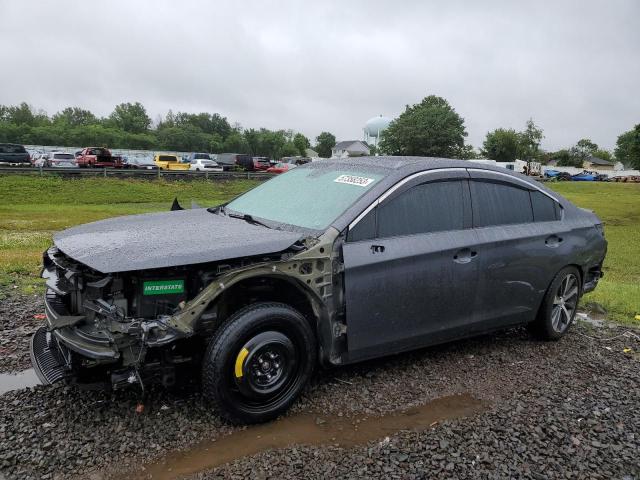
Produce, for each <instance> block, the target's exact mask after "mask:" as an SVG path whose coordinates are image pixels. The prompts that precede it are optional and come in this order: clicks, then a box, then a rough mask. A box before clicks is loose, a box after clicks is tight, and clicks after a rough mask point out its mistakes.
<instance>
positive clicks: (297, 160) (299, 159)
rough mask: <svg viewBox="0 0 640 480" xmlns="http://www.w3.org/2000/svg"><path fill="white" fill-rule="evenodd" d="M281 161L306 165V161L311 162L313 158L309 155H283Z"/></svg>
mask: <svg viewBox="0 0 640 480" xmlns="http://www.w3.org/2000/svg"><path fill="white" fill-rule="evenodd" d="M280 161H281V162H282V163H291V164H293V165H304V164H305V163H309V162H311V159H310V158H307V157H282V158H281V159H280Z"/></svg>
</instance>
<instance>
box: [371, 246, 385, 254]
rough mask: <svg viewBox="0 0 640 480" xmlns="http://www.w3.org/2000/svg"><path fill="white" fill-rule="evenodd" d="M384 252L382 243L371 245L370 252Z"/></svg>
mask: <svg viewBox="0 0 640 480" xmlns="http://www.w3.org/2000/svg"><path fill="white" fill-rule="evenodd" d="M382 252H384V245H371V253H382Z"/></svg>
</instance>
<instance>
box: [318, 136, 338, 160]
mask: <svg viewBox="0 0 640 480" xmlns="http://www.w3.org/2000/svg"><path fill="white" fill-rule="evenodd" d="M335 145H336V137H335V136H334V135H333V134H331V133H329V132H322V133H321V134H320V135H318V136H317V137H316V146H315V148H314V150H315V151H316V152H318V156H319V157H322V158H329V157H330V156H331V149H333V147H335Z"/></svg>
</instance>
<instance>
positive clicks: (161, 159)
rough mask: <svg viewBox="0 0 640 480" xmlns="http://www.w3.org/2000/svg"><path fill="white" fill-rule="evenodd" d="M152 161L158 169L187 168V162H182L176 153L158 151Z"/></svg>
mask: <svg viewBox="0 0 640 480" xmlns="http://www.w3.org/2000/svg"><path fill="white" fill-rule="evenodd" d="M153 161H154V163H155V164H156V166H158V168H160V170H189V164H188V163H183V162H182V161H181V159H180V158H178V155H173V154H169V153H159V154H157V155H156V156H155V157H154V159H153Z"/></svg>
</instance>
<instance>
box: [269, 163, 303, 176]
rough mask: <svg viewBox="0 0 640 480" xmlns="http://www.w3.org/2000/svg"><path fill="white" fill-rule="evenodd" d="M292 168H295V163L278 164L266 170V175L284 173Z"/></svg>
mask: <svg viewBox="0 0 640 480" xmlns="http://www.w3.org/2000/svg"><path fill="white" fill-rule="evenodd" d="M292 168H296V164H295V163H284V162H278V163H276V164H275V165H274V166H273V167H269V168H267V173H285V172H288V171H289V170H291V169H292Z"/></svg>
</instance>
